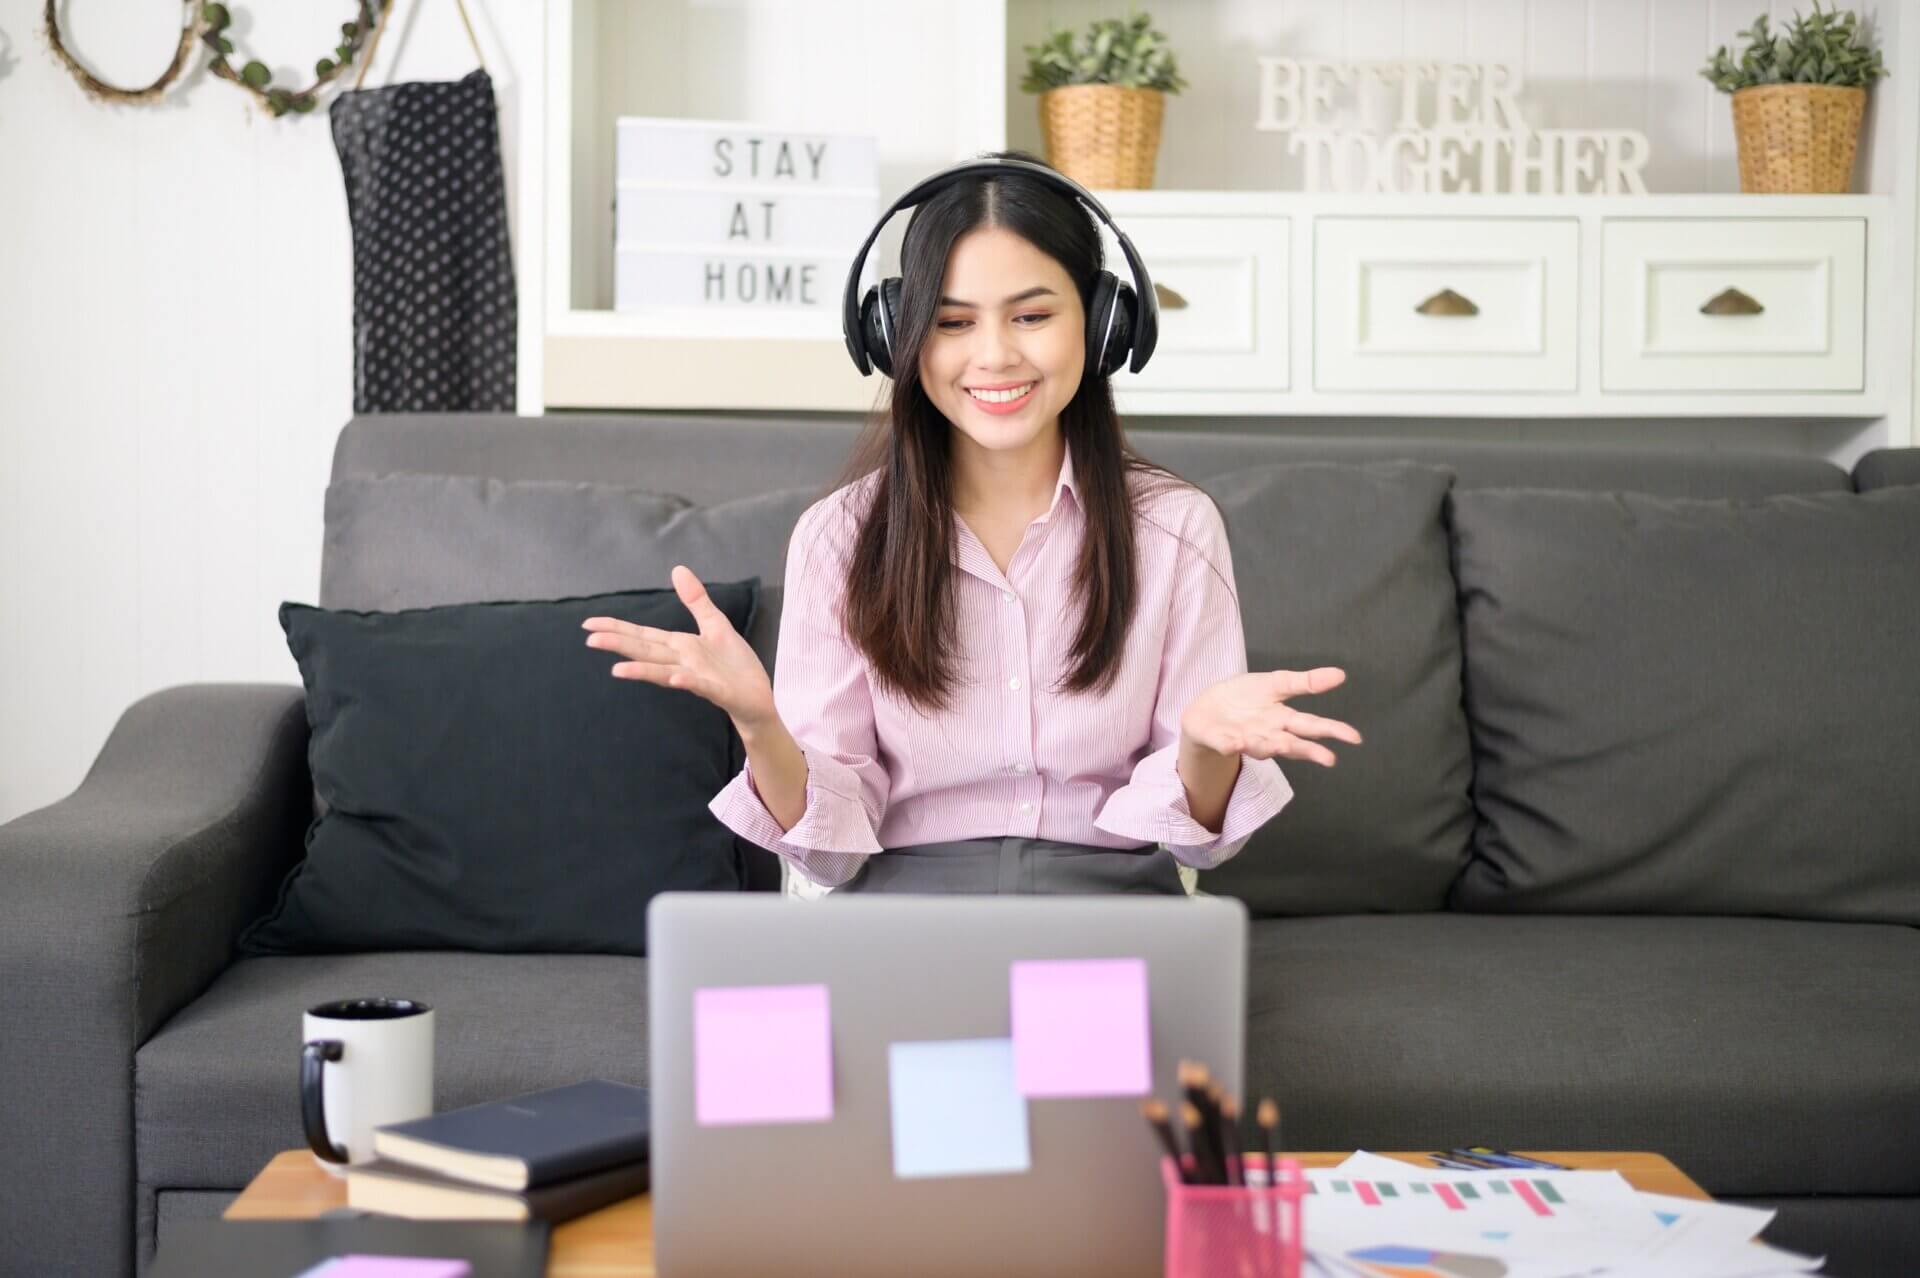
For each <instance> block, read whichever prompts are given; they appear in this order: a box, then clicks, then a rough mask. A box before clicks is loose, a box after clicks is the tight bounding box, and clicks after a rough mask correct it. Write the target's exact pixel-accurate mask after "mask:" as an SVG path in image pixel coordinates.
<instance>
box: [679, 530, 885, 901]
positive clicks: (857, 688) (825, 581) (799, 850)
mask: <svg viewBox="0 0 1920 1278" xmlns="http://www.w3.org/2000/svg"><path fill="white" fill-rule="evenodd" d="M839 509H840V506H839V499H838V498H837V497H836V498H828V499H826V500H824V501H822V502H819V503H816V504H815V505H813V506H811V507H809V508H808V509H807V511H806V513H805V514H803V515H802V516H801V517H800V519H799V521H798V522H797V523H796V524H795V525H794V530H793V537H792V539H791V540H790V541H789V543H788V548H787V567H786V589H785V592H784V594H783V601H784V607H783V609H782V611H781V614H780V634H779V638H778V640H777V643H778V647H777V648H776V650H775V659H774V671H773V700H774V708H775V709H776V710H777V711H778V712H779V714H780V721H781V722H782V723H784V724H785V725H786V727H787V731H788V732H789V733H791V734H792V735H793V738H794V740H795V742H797V743H798V744H799V746H800V752H801V754H802V755H804V756H805V757H806V761H807V786H806V800H807V802H806V809H805V810H804V811H803V812H802V813H801V815H800V819H799V820H798V821H796V822H795V823H794V825H793V828H792V829H790V830H788V829H782V828H781V825H780V822H779V820H778V819H776V818H775V817H774V815H773V813H772V812H771V811H770V810H769V809H768V807H767V805H766V802H765V800H764V799H763V798H762V797H761V794H760V791H759V788H758V787H757V786H756V784H755V782H754V777H753V764H752V761H751V760H749V761H748V762H747V763H746V765H745V766H743V767H742V768H741V769H740V771H739V773H738V774H737V775H736V776H734V778H733V779H732V780H731V781H729V782H728V783H727V784H726V786H725V787H723V788H722V789H721V791H720V793H719V794H717V795H715V796H714V798H713V801H712V802H711V803H709V804H708V805H707V806H708V809H709V810H710V811H711V812H712V813H713V814H714V816H716V817H718V818H719V819H720V821H721V823H722V824H724V825H726V826H727V827H728V828H729V829H731V830H732V831H733V832H734V833H735V834H738V835H739V836H740V837H741V838H743V839H746V840H748V841H750V842H752V843H755V844H758V845H759V846H760V847H763V848H766V849H767V850H768V851H770V852H774V853H777V854H778V855H780V856H782V857H785V858H786V859H787V861H788V862H790V863H791V864H792V865H793V867H794V868H795V869H796V870H798V871H799V872H800V873H802V874H804V875H805V876H806V877H807V878H808V879H810V880H811V881H813V882H814V883H817V884H819V885H821V886H823V887H836V886H838V885H840V884H842V883H845V882H847V881H848V880H850V879H852V878H853V877H854V876H855V875H856V874H858V873H859V872H860V867H861V866H862V865H864V864H865V863H866V859H867V858H868V857H869V856H871V855H873V854H874V853H876V852H879V851H881V850H882V849H881V845H880V841H879V838H878V831H879V829H880V823H881V820H882V819H883V818H884V817H885V815H886V808H887V796H888V792H889V780H888V776H887V772H886V769H885V768H884V767H883V766H882V765H881V763H880V760H879V747H878V743H877V740H876V731H875V727H874V717H873V697H872V693H871V690H870V688H869V686H868V680H867V667H866V661H865V659H864V657H863V656H862V655H861V653H860V651H859V650H858V649H857V648H856V647H855V646H854V644H853V643H852V641H851V640H849V639H848V638H847V636H846V630H845V627H844V626H843V624H842V623H841V620H840V610H839V600H840V598H841V597H842V595H843V592H844V586H845V566H844V562H843V561H841V557H840V556H839V555H837V554H834V553H831V552H832V551H833V550H834V549H835V548H836V547H837V546H840V545H842V544H843V543H844V541H845V536H846V530H845V528H844V526H840V525H835V524H831V523H828V522H827V521H828V520H829V518H830V517H831V516H832V515H833V514H834V513H835V512H837V511H838V510H839Z"/></svg>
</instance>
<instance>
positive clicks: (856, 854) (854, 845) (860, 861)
mask: <svg viewBox="0 0 1920 1278" xmlns="http://www.w3.org/2000/svg"><path fill="white" fill-rule="evenodd" d="M800 753H801V754H802V755H804V756H805V757H806V760H807V806H806V809H805V810H804V811H803V812H802V813H801V814H800V819H799V820H798V821H796V822H795V823H794V826H793V828H792V829H791V830H782V829H781V828H780V822H779V821H778V820H776V819H775V818H774V815H773V813H772V812H771V811H769V810H768V808H767V804H766V801H765V800H764V799H762V798H761V796H760V791H759V789H758V788H757V787H756V786H755V785H754V782H753V765H752V762H751V761H749V762H748V763H747V764H746V765H745V766H743V767H742V768H741V769H740V771H739V773H738V774H737V775H736V776H735V777H734V778H733V780H731V781H729V782H727V784H726V785H725V786H724V787H723V788H722V789H721V791H720V793H719V794H717V795H715V796H714V797H713V801H712V802H711V803H709V804H708V805H707V808H708V810H709V811H711V812H712V813H713V814H714V816H716V817H718V818H720V821H721V822H722V823H723V824H724V825H726V826H727V827H728V828H729V829H731V830H732V831H733V832H734V833H735V834H738V835H739V836H740V837H741V838H743V839H747V840H748V841H750V842H752V843H756V844H758V845H759V846H761V847H763V848H766V849H767V850H768V851H769V852H774V853H777V854H778V855H780V856H783V857H785V858H787V860H788V861H790V862H792V863H793V866H794V868H795V869H796V870H798V871H799V872H800V873H802V874H804V875H806V876H807V878H808V879H809V880H811V881H812V882H814V883H817V884H819V885H820V886H822V887H838V886H839V885H841V884H843V883H845V882H847V881H848V880H850V879H852V878H853V877H854V876H855V875H856V874H858V873H859V872H860V867H861V866H863V865H865V864H866V860H867V858H868V857H869V856H871V855H873V854H874V853H876V852H879V851H881V847H880V843H879V841H878V840H877V839H875V838H874V835H873V822H872V819H871V818H870V816H869V814H868V812H867V805H866V802H865V801H864V800H863V799H862V798H861V797H860V791H861V787H860V778H859V777H858V776H857V775H855V773H854V771H853V770H852V769H851V768H849V767H847V765H846V764H844V763H841V762H840V761H839V760H838V759H835V758H834V757H832V756H831V755H827V754H822V753H821V752H819V751H817V750H815V749H813V748H812V747H811V746H807V745H804V744H803V745H801V747H800Z"/></svg>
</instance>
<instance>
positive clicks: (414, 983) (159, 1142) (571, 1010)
mask: <svg viewBox="0 0 1920 1278" xmlns="http://www.w3.org/2000/svg"><path fill="white" fill-rule="evenodd" d="M369 994H379V995H387V996H392V997H400V998H413V999H419V1000H420V1001H421V1002H423V1003H426V1004H427V1005H428V1006H429V1007H431V1008H433V1010H434V1093H433V1101H434V1108H435V1109H436V1110H446V1109H454V1108H457V1107H459V1106H461V1105H471V1104H477V1103H479V1102H480V1101H485V1100H497V1099H499V1098H501V1097H504V1096H514V1095H518V1094H521V1093H523V1092H530V1091H534V1090H536V1089H538V1088H542V1087H553V1086H558V1085H559V1084H562V1083H573V1082H578V1081H580V1080H581V1079H586V1078H610V1079H614V1080H616V1081H619V1082H623V1083H638V1084H645V1083H646V1082H647V1079H648V1073H647V1016H646V1011H647V1007H646V1000H647V964H646V960H645V959H640V958H628V957H624V956H615V955H593V954H565V955H556V954H461V953H447V952H438V951H424V950H423V951H413V952H397V953H388V954H328V955H307V956H299V957H287V958H249V959H241V960H240V961H238V962H236V963H234V964H233V965H232V966H231V967H229V968H228V969H227V970H226V971H225V972H223V973H221V975H220V976H219V978H218V979H217V980H215V981H214V983H213V985H212V986H210V987H209V988H208V990H207V992H206V993H204V994H202V995H201V996H200V997H199V998H197V999H195V1000H194V1001H193V1002H192V1003H190V1004H188V1005H187V1007H186V1008H184V1009H183V1010H182V1011H181V1012H180V1013H179V1014H178V1015H176V1016H175V1017H174V1018H173V1019H172V1020H171V1021H169V1022H167V1024H166V1025H165V1026H163V1027H162V1028H161V1030H160V1032H159V1033H158V1034H156V1035H154V1037H153V1038H152V1039H150V1040H148V1041H147V1043H145V1044H144V1045H143V1046H142V1047H141V1048H140V1050H139V1051H138V1053H137V1054H136V1055H135V1058H134V1118H135V1143H136V1147H137V1149H138V1164H137V1165H138V1167H139V1175H140V1180H141V1183H143V1184H145V1185H148V1186H150V1187H154V1188H159V1189H238V1188H240V1187H241V1186H244V1185H245V1184H246V1183H247V1182H248V1181H249V1180H251V1179H252V1178H253V1177H254V1175H255V1174H256V1173H258V1172H259V1170H260V1169H261V1168H262V1167H264V1166H266V1164H267V1160H268V1159H270V1158H271V1157H273V1155H275V1154H277V1153H279V1152H280V1151H281V1150H283V1149H304V1148H305V1147H306V1143H307V1142H306V1137H305V1136H304V1135H303V1134H302V1130H301V1126H300V1095H299V1073H300V1071H299V1060H300V1016H301V1013H303V1012H304V1011H306V1009H307V1008H309V1007H312V1006H314V1005H315V1004H317V1003H324V1002H328V1001H331V1000H333V999H338V998H352V997H359V996H362V995H369Z"/></svg>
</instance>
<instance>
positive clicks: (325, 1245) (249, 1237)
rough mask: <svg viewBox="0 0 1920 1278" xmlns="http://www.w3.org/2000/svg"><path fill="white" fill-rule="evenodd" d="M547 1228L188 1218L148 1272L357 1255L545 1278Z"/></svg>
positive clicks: (280, 1273)
mask: <svg viewBox="0 0 1920 1278" xmlns="http://www.w3.org/2000/svg"><path fill="white" fill-rule="evenodd" d="M548 1234H549V1230H548V1227H547V1224H546V1222H544V1221H534V1222H533V1223H531V1224H525V1225H504V1224H494V1223H492V1222H488V1223H484V1224H472V1223H467V1222H461V1223H457V1224H456V1223H454V1222H451V1221H444V1220H433V1221H422V1220H395V1219H394V1218H392V1217H390V1216H367V1217H364V1218H361V1219H357V1220H356V1219H325V1220H183V1221H181V1222H179V1223H178V1224H175V1225H170V1226H168V1227H167V1234H166V1240H165V1241H164V1242H162V1243H161V1244H160V1249H159V1250H158V1251H156V1252H155V1253H154V1255H153V1264H152V1265H150V1266H149V1267H148V1269H147V1278H209V1276H210V1275H213V1274H218V1275H220V1278H289V1276H290V1275H292V1274H298V1273H303V1272H305V1271H306V1270H308V1269H311V1268H313V1267H314V1266H315V1265H317V1264H319V1263H320V1262H321V1261H323V1260H327V1259H330V1258H331V1257H334V1256H346V1255H353V1254H356V1253H357V1254H360V1255H368V1256H431V1257H435V1258H440V1259H449V1260H453V1259H457V1260H464V1261H466V1262H467V1263H468V1264H470V1265H471V1266H473V1278H541V1275H543V1274H544V1273H546V1271H547V1240H548Z"/></svg>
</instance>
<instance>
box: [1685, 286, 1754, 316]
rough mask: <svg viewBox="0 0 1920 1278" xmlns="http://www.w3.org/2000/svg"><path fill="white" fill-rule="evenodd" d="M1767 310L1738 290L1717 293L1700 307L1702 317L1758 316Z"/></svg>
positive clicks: (1732, 289)
mask: <svg viewBox="0 0 1920 1278" xmlns="http://www.w3.org/2000/svg"><path fill="white" fill-rule="evenodd" d="M1766 309H1767V308H1766V307H1764V306H1762V305H1760V303H1758V302H1756V301H1754V300H1753V299H1752V298H1751V297H1748V296H1747V295H1746V294H1745V293H1742V292H1741V291H1740V290H1739V289H1737V288H1730V289H1725V290H1723V291H1721V292H1719V293H1715V294H1714V295H1713V296H1712V297H1710V298H1708V299H1707V300H1706V301H1705V302H1704V303H1702V304H1701V306H1700V313H1701V314H1702V315H1758V314H1759V313H1760V312H1761V311H1764V310H1766Z"/></svg>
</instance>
